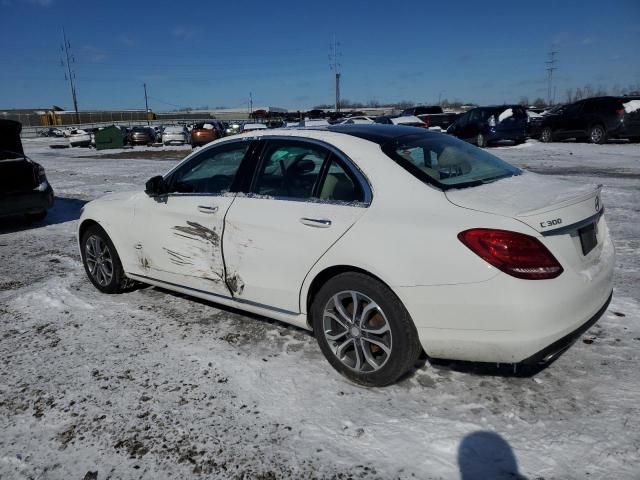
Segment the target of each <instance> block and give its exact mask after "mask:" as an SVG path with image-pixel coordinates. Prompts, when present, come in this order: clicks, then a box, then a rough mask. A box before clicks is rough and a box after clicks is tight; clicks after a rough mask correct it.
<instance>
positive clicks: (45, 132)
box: [40, 128, 64, 137]
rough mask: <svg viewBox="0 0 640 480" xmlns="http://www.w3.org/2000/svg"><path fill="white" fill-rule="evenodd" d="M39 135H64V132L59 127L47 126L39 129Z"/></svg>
mask: <svg viewBox="0 0 640 480" xmlns="http://www.w3.org/2000/svg"><path fill="white" fill-rule="evenodd" d="M40 135H41V136H43V137H64V132H63V131H62V130H60V129H59V128H49V129H48V130H41V131H40Z"/></svg>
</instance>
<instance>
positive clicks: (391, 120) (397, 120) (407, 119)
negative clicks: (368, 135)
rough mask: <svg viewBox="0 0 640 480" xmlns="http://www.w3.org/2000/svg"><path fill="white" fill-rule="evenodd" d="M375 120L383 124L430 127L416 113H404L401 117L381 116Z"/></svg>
mask: <svg viewBox="0 0 640 480" xmlns="http://www.w3.org/2000/svg"><path fill="white" fill-rule="evenodd" d="M373 121H374V122H375V123H381V124H383V125H404V126H407V127H420V128H428V126H427V124H426V123H424V122H423V121H422V120H420V119H419V118H418V117H416V116H415V115H403V116H400V117H387V116H381V117H376V118H374V119H373Z"/></svg>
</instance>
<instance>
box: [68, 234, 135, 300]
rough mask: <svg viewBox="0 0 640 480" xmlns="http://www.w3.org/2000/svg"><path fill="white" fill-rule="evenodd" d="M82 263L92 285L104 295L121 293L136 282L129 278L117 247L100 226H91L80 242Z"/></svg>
mask: <svg viewBox="0 0 640 480" xmlns="http://www.w3.org/2000/svg"><path fill="white" fill-rule="evenodd" d="M80 245H81V249H80V252H81V254H82V263H83V264H84V270H85V272H86V273H87V276H88V277H89V280H91V283H93V285H94V286H95V287H96V288H97V289H98V290H100V291H101V292H103V293H120V292H123V291H125V290H127V289H129V288H130V287H132V286H133V285H134V284H135V282H134V281H133V280H130V279H128V278H127V276H126V275H125V273H124V269H123V268H122V263H121V262H120V257H119V256H118V252H117V251H116V247H115V246H114V245H113V242H112V241H111V239H110V238H109V236H108V235H107V233H106V232H105V231H104V230H103V229H102V228H101V227H100V226H99V225H91V226H90V227H88V228H87V229H86V230H85V231H84V232H83V234H82V239H81V242H80Z"/></svg>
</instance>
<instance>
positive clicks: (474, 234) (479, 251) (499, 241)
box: [458, 228, 563, 280]
mask: <svg viewBox="0 0 640 480" xmlns="http://www.w3.org/2000/svg"><path fill="white" fill-rule="evenodd" d="M458 239H459V240H460V241H461V242H462V243H464V244H465V245H466V246H467V247H468V248H469V249H470V250H471V251H472V252H473V253H475V254H476V255H478V256H479V257H480V258H482V259H483V260H485V261H486V262H488V263H490V264H491V265H493V266H494V267H496V268H498V269H500V270H502V271H503V272H504V273H508V274H509V275H511V276H514V277H516V278H524V279H527V280H543V279H548V278H556V277H557V276H558V275H560V274H561V273H562V272H563V270H562V266H561V265H560V263H558V261H557V260H556V258H555V257H554V256H553V254H552V253H551V252H550V251H549V250H547V247H545V246H544V245H543V244H542V243H541V242H540V240H538V239H537V238H534V237H531V236H529V235H525V234H523V233H517V232H509V231H507V230H493V229H489V228H473V229H471V230H465V231H464V232H460V233H459V234H458Z"/></svg>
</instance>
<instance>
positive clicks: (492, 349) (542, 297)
mask: <svg viewBox="0 0 640 480" xmlns="http://www.w3.org/2000/svg"><path fill="white" fill-rule="evenodd" d="M611 248H613V247H612V246H611ZM614 263H615V257H614V255H610V256H606V257H605V258H603V260H602V262H601V263H600V264H599V265H598V268H597V269H595V268H594V269H592V270H590V271H588V272H578V271H573V270H571V269H566V270H565V272H564V273H563V274H562V275H560V276H559V277H558V278H555V279H552V280H539V281H538V280H519V279H516V278H513V277H510V276H509V275H506V274H504V273H501V272H500V273H497V274H496V275H495V276H494V277H493V278H491V279H490V280H487V281H484V282H478V283H468V284H456V285H435V286H416V287H395V288H394V291H395V292H396V294H397V295H398V297H399V298H400V300H401V301H402V302H403V304H404V305H405V307H406V308H407V310H408V311H409V313H410V315H411V317H412V319H413V321H414V323H415V325H416V329H417V331H418V336H419V338H420V342H421V344H422V346H423V348H424V350H425V352H426V353H427V354H428V355H429V356H430V357H432V358H437V359H447V360H463V361H471V362H491V363H520V362H524V361H527V362H529V363H530V362H537V361H540V360H542V359H544V358H545V357H548V356H549V355H550V354H553V353H557V352H558V351H560V350H561V349H562V348H566V347H568V346H569V345H570V344H571V342H572V341H573V340H575V338H572V336H575V337H577V336H579V335H580V334H582V333H583V332H584V330H586V329H587V328H588V327H589V326H590V325H589V323H590V322H595V321H596V320H597V319H598V318H599V317H600V316H601V315H602V313H603V312H604V309H606V305H607V304H608V302H609V299H610V297H611V292H612V290H613V269H614Z"/></svg>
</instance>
